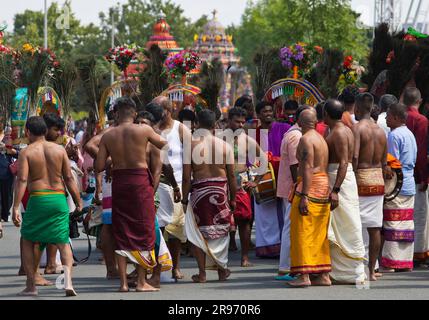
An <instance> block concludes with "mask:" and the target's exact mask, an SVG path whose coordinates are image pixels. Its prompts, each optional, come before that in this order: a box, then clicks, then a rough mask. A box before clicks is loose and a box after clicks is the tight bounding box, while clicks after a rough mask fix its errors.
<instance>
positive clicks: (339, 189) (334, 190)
mask: <svg viewBox="0 0 429 320" xmlns="http://www.w3.org/2000/svg"><path fill="white" fill-rule="evenodd" d="M340 191H341V188H340V187H335V188H333V189H332V192H334V193H340Z"/></svg>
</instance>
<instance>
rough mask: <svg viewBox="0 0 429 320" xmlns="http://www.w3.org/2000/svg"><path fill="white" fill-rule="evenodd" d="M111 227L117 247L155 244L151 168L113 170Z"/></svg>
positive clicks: (138, 248)
mask: <svg viewBox="0 0 429 320" xmlns="http://www.w3.org/2000/svg"><path fill="white" fill-rule="evenodd" d="M112 230H113V235H114V237H115V240H116V244H117V249H118V250H124V251H152V250H153V249H154V248H155V239H156V235H155V203H154V192H153V186H152V179H151V176H150V173H149V171H148V169H120V170H114V171H113V175H112Z"/></svg>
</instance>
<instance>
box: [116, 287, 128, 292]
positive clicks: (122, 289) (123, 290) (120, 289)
mask: <svg viewBox="0 0 429 320" xmlns="http://www.w3.org/2000/svg"><path fill="white" fill-rule="evenodd" d="M118 292H130V288H128V286H123V287H122V286H121V287H120V288H119V290H118Z"/></svg>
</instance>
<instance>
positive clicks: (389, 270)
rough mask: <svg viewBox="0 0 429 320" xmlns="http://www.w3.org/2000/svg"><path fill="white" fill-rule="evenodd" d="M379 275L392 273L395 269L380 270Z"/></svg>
mask: <svg viewBox="0 0 429 320" xmlns="http://www.w3.org/2000/svg"><path fill="white" fill-rule="evenodd" d="M380 272H381V273H394V272H395V269H388V268H382V269H380Z"/></svg>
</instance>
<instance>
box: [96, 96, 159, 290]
mask: <svg viewBox="0 0 429 320" xmlns="http://www.w3.org/2000/svg"><path fill="white" fill-rule="evenodd" d="M115 108H116V110H117V113H118V125H117V126H116V127H115V128H113V129H112V130H110V131H109V132H107V133H105V134H104V135H103V137H102V138H101V142H100V149H99V152H98V154H97V160H96V163H95V168H96V171H97V173H99V172H103V171H104V170H105V168H106V162H107V158H108V157H109V156H110V157H111V159H112V165H113V169H112V231H113V235H114V237H115V240H116V248H117V250H116V251H115V252H116V254H117V258H118V266H119V276H120V280H121V286H120V289H119V290H120V291H121V292H128V291H129V287H128V281H127V272H126V271H127V258H128V259H130V260H131V261H132V262H134V263H136V264H138V270H137V271H138V274H139V277H138V281H137V287H136V290H137V291H138V292H147V291H158V290H159V289H156V288H154V287H152V286H151V285H149V284H148V283H147V282H146V279H145V278H146V270H147V269H153V268H154V267H155V266H156V259H155V256H154V248H155V237H156V235H155V204H154V191H153V184H152V179H151V175H150V172H149V170H148V163H147V155H146V151H147V144H148V142H150V143H151V144H153V145H154V146H155V147H157V148H159V149H162V148H164V147H165V146H166V144H167V142H166V141H165V140H164V139H163V138H162V137H161V136H159V135H158V134H156V133H155V131H154V130H153V129H152V128H151V127H149V126H146V125H137V124H134V120H135V118H136V116H137V113H136V105H135V103H134V101H133V100H132V99H130V98H128V97H124V98H119V99H117V100H116V102H115Z"/></svg>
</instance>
